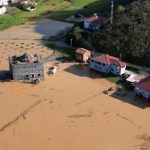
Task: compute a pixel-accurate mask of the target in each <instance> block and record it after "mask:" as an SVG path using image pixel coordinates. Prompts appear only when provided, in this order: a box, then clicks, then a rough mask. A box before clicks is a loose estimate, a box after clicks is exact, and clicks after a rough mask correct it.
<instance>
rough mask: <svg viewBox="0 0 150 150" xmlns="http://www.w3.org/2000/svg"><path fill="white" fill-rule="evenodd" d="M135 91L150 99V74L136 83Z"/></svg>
mask: <svg viewBox="0 0 150 150" xmlns="http://www.w3.org/2000/svg"><path fill="white" fill-rule="evenodd" d="M134 92H135V93H136V94H137V95H141V96H143V97H144V98H146V99H150V76H148V77H146V78H145V79H143V80H141V81H140V82H139V83H137V84H136V85H135V89H134Z"/></svg>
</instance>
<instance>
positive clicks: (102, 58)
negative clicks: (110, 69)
mask: <svg viewBox="0 0 150 150" xmlns="http://www.w3.org/2000/svg"><path fill="white" fill-rule="evenodd" d="M92 60H94V61H97V62H101V63H104V64H107V65H111V64H116V65H117V66H119V67H121V68H124V67H125V66H126V63H124V62H122V61H120V60H119V58H117V57H114V56H110V55H108V54H97V55H95V56H94V57H92Z"/></svg>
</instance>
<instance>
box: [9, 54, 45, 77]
mask: <svg viewBox="0 0 150 150" xmlns="http://www.w3.org/2000/svg"><path fill="white" fill-rule="evenodd" d="M9 69H10V73H11V75H12V78H13V80H32V79H44V62H43V58H42V56H41V55H37V54H35V55H34V56H33V55H30V54H28V53H25V54H23V55H21V56H12V57H9Z"/></svg>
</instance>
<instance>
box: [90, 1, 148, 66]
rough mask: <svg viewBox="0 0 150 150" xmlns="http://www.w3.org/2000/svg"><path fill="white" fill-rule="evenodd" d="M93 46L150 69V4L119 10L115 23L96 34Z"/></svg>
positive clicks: (135, 2)
mask: <svg viewBox="0 0 150 150" xmlns="http://www.w3.org/2000/svg"><path fill="white" fill-rule="evenodd" d="M92 39H93V40H92V42H93V45H94V46H95V47H96V48H97V49H98V50H100V51H101V52H105V53H109V54H112V55H115V56H120V54H122V57H123V59H124V60H127V61H130V62H132V63H136V64H140V65H147V66H149V67H150V1H149V0H136V1H134V2H132V3H131V4H130V5H128V6H127V7H126V8H124V7H122V6H119V7H118V8H117V9H116V11H115V15H114V23H113V24H112V25H111V24H109V25H107V26H106V27H105V28H104V29H103V30H100V31H98V32H95V33H94V34H93V38H92Z"/></svg>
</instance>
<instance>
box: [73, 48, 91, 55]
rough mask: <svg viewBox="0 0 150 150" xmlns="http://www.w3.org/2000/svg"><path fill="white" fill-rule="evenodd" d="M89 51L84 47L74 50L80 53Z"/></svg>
mask: <svg viewBox="0 0 150 150" xmlns="http://www.w3.org/2000/svg"><path fill="white" fill-rule="evenodd" d="M87 52H88V53H91V52H90V51H89V50H87V49H84V48H78V49H77V50H76V53H80V54H85V53H87Z"/></svg>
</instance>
